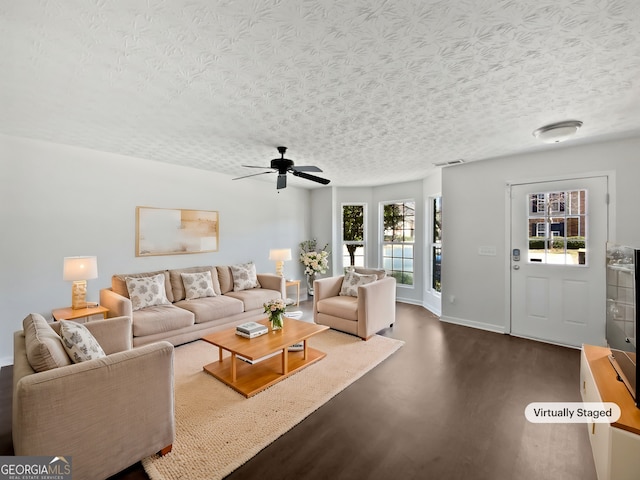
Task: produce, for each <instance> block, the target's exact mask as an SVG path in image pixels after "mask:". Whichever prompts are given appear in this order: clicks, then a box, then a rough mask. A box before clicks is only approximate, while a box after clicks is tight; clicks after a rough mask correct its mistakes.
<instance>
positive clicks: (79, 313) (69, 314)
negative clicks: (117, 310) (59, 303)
mask: <svg viewBox="0 0 640 480" xmlns="http://www.w3.org/2000/svg"><path fill="white" fill-rule="evenodd" d="M108 311H109V309H108V308H107V307H103V306H102V305H98V306H97V307H88V308H79V309H76V310H74V309H73V308H71V307H66V308H56V309H55V310H53V311H52V312H51V314H52V315H53V319H54V320H55V321H56V322H57V321H58V320H77V319H78V318H83V317H87V320H88V317H90V316H92V315H99V314H102V317H103V318H107V312H108Z"/></svg>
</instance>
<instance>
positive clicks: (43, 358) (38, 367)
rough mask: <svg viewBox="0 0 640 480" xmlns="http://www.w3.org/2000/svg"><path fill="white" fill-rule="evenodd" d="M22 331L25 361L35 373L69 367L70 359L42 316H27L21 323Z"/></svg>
mask: <svg viewBox="0 0 640 480" xmlns="http://www.w3.org/2000/svg"><path fill="white" fill-rule="evenodd" d="M22 329H23V330H24V344H25V349H26V353H27V360H28V361H29V365H31V368H33V369H34V370H35V371H36V372H45V371H47V370H52V369H54V368H58V367H64V366H66V365H71V359H69V355H67V352H66V351H65V349H64V347H63V345H62V342H61V340H60V337H59V336H58V334H57V333H56V332H54V331H53V328H51V326H50V325H49V324H48V323H47V321H46V320H45V319H44V317H43V316H42V315H40V314H37V313H30V314H29V315H27V316H26V317H25V319H24V320H23V321H22Z"/></svg>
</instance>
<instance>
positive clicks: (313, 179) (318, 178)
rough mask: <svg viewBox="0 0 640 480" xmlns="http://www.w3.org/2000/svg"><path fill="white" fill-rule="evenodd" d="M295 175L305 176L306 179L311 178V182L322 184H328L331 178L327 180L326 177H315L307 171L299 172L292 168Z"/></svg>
mask: <svg viewBox="0 0 640 480" xmlns="http://www.w3.org/2000/svg"><path fill="white" fill-rule="evenodd" d="M292 173H293V174H294V175H295V176H296V177H300V178H306V179H307V180H311V181H313V182H318V183H321V184H322V185H328V184H329V182H330V181H331V180H327V179H326V178H320V177H316V176H315V175H309V174H308V173H304V172H299V171H297V170H294V171H293V172H292Z"/></svg>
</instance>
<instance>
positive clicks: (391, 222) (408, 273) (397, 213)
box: [382, 200, 416, 285]
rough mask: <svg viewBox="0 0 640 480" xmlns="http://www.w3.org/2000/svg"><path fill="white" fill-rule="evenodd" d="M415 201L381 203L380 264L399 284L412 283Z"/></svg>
mask: <svg viewBox="0 0 640 480" xmlns="http://www.w3.org/2000/svg"><path fill="white" fill-rule="evenodd" d="M415 211H416V208H415V202H414V201H412V200H410V201H404V202H393V203H384V204H383V205H382V216H383V218H382V225H383V231H382V238H383V240H382V266H383V268H384V269H385V270H386V271H387V274H389V275H391V276H393V277H395V279H396V280H397V282H398V284H400V285H413V273H414V265H413V259H414V242H415Z"/></svg>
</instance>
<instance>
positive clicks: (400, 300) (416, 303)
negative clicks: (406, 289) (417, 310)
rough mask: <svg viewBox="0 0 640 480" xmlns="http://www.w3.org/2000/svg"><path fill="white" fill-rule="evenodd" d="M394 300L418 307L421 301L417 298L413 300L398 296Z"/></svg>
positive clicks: (420, 305)
mask: <svg viewBox="0 0 640 480" xmlns="http://www.w3.org/2000/svg"><path fill="white" fill-rule="evenodd" d="M396 302H400V303H408V304H409V305H418V306H419V307H422V302H420V301H418V300H413V299H411V298H399V297H396Z"/></svg>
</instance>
